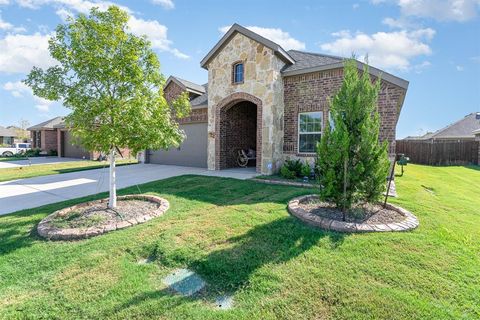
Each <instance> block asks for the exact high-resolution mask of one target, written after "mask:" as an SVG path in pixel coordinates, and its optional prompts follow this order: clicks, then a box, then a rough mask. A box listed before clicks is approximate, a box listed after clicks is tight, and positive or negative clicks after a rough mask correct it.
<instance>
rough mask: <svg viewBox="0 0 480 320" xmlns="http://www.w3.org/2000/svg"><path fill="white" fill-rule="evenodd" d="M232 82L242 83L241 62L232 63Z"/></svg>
mask: <svg viewBox="0 0 480 320" xmlns="http://www.w3.org/2000/svg"><path fill="white" fill-rule="evenodd" d="M233 83H243V62H238V63H235V64H234V65H233Z"/></svg>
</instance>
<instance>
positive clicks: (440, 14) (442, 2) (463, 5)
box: [371, 0, 480, 22]
mask: <svg viewBox="0 0 480 320" xmlns="http://www.w3.org/2000/svg"><path fill="white" fill-rule="evenodd" d="M384 2H387V1H385V0H372V1H371V3H373V4H380V3H384ZM389 2H395V3H396V4H397V5H398V6H399V7H400V11H401V14H402V16H404V17H409V16H413V17H420V18H431V19H435V20H438V21H457V22H464V21H468V20H471V19H473V18H475V17H476V16H477V13H478V10H479V6H480V0H396V1H389Z"/></svg>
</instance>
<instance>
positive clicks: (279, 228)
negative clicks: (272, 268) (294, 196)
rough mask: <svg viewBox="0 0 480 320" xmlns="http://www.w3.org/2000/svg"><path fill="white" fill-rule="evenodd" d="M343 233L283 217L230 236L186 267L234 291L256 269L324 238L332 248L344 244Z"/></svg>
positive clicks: (286, 258)
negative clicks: (221, 244) (218, 246)
mask: <svg viewBox="0 0 480 320" xmlns="http://www.w3.org/2000/svg"><path fill="white" fill-rule="evenodd" d="M345 236H346V235H345V234H341V233H335V232H325V231H321V230H317V229H314V228H312V227H308V226H305V225H304V224H303V223H302V222H300V221H298V220H296V219H295V218H293V217H285V218H280V219H277V220H274V221H272V222H269V223H266V224H263V225H259V226H256V227H254V228H252V229H250V230H249V231H248V232H247V233H245V234H243V235H241V236H237V237H232V238H229V239H228V240H227V241H226V243H225V246H226V248H224V249H220V250H216V251H213V252H211V253H209V254H208V255H207V256H205V257H203V258H201V259H199V260H197V261H193V262H192V263H191V264H190V265H189V267H190V268H191V269H192V270H195V271H196V272H197V273H198V274H200V275H201V276H202V278H204V279H205V280H206V281H207V282H208V283H209V286H210V288H212V289H214V291H217V292H229V293H234V292H235V291H237V290H238V289H239V288H241V287H244V286H245V285H247V284H248V282H249V279H250V277H251V276H252V274H253V273H255V271H256V270H258V269H259V268H261V267H263V266H265V265H269V264H281V263H284V262H287V261H290V260H291V259H294V258H295V257H297V256H299V255H301V254H303V253H304V252H306V251H308V250H309V249H310V248H311V247H313V246H315V245H316V244H317V243H318V241H319V240H320V239H321V238H324V237H328V238H329V239H330V241H331V244H332V247H333V248H336V247H338V246H339V245H341V244H342V243H343V241H344V237H345Z"/></svg>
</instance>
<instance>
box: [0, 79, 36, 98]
mask: <svg viewBox="0 0 480 320" xmlns="http://www.w3.org/2000/svg"><path fill="white" fill-rule="evenodd" d="M2 88H3V89H4V90H7V91H10V93H11V94H12V96H14V97H16V98H22V97H23V94H24V93H28V94H32V89H30V88H29V87H28V86H27V85H26V84H24V83H23V82H21V81H16V82H11V81H9V82H6V83H4V84H3V86H2Z"/></svg>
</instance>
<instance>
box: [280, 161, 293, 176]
mask: <svg viewBox="0 0 480 320" xmlns="http://www.w3.org/2000/svg"><path fill="white" fill-rule="evenodd" d="M280 175H281V176H282V177H284V178H285V179H295V178H296V174H295V171H292V170H290V169H289V168H288V166H287V165H286V164H284V165H283V166H282V167H281V168H280Z"/></svg>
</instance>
